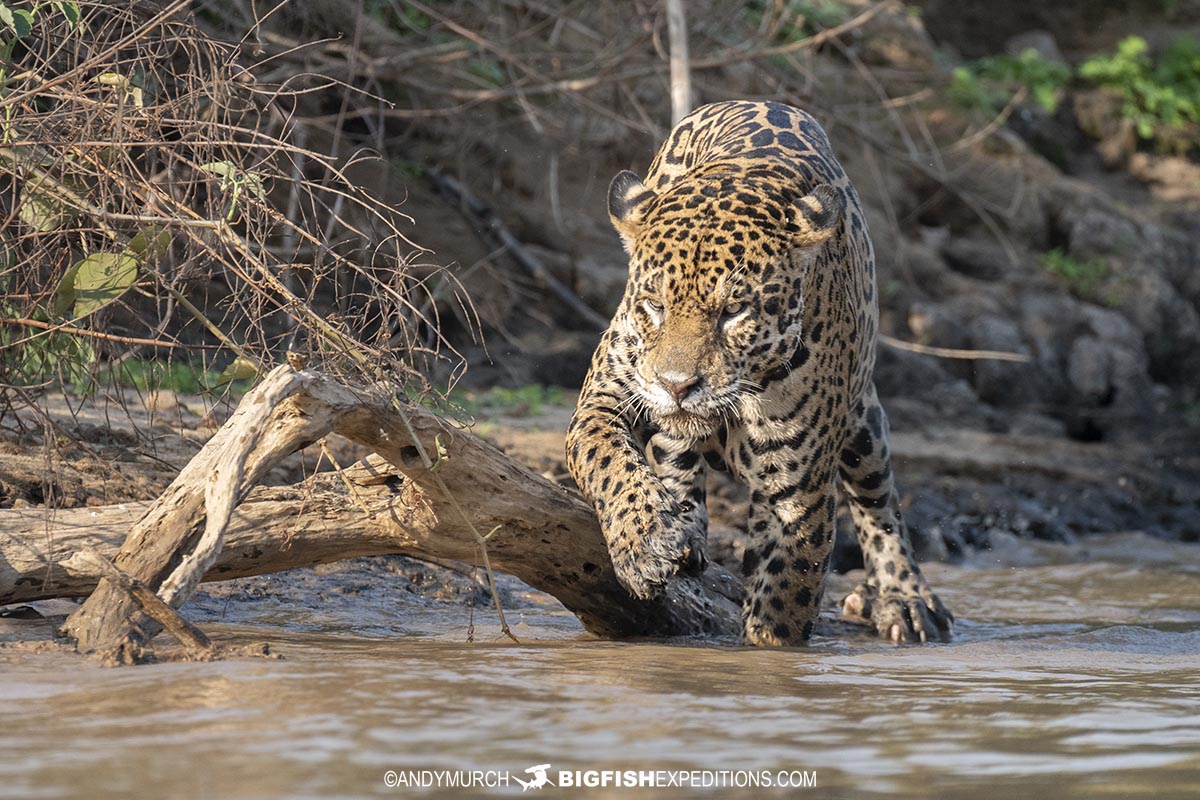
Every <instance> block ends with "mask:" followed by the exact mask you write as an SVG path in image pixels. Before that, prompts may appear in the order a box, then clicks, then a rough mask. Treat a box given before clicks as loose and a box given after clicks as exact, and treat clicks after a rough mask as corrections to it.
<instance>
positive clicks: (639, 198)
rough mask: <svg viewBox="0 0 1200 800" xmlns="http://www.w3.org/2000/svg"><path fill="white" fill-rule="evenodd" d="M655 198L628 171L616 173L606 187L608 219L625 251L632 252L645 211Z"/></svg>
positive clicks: (635, 176)
mask: <svg viewBox="0 0 1200 800" xmlns="http://www.w3.org/2000/svg"><path fill="white" fill-rule="evenodd" d="M656 196H657V195H655V194H654V192H652V191H651V190H649V189H647V188H646V184H644V183H642V180H641V178H639V177H638V176H637V175H634V174H633V173H632V172H630V171H629V170H625V171H623V172H618V173H617V177H615V178H613V179H612V183H610V184H609V185H608V217H609V219H611V220H612V224H613V227H614V228H616V229H617V233H619V234H621V241H623V242H624V243H625V249H626V250H629V251H632V249H633V241H634V239H636V238H637V234H638V230H640V229H641V227H642V219H643V218H644V217H645V215H646V209H647V208H648V207H649V205H650V202H651V201H652V200H654V198H655V197H656Z"/></svg>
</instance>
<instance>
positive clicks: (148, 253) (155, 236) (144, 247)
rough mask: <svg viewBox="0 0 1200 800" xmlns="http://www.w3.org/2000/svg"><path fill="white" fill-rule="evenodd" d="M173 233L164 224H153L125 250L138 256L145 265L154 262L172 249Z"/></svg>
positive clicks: (138, 235)
mask: <svg viewBox="0 0 1200 800" xmlns="http://www.w3.org/2000/svg"><path fill="white" fill-rule="evenodd" d="M171 241H172V238H171V234H170V233H168V232H167V230H166V228H164V227H163V226H162V225H151V226H150V227H149V228H146V229H145V230H144V231H141V232H140V233H138V234H137V235H136V236H134V237H133V238H132V239H130V240H129V244H128V245H127V246H126V248H125V252H127V253H129V254H130V255H132V256H134V257H136V258H137V260H138V261H139V262H141V263H142V264H143V265H150V264H153V263H154V262H155V261H158V259H160V258H162V257H163V256H164V255H166V254H167V251H168V250H170V249H171Z"/></svg>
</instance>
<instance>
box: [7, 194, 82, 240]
mask: <svg viewBox="0 0 1200 800" xmlns="http://www.w3.org/2000/svg"><path fill="white" fill-rule="evenodd" d="M20 206H21V207H20V210H19V211H18V212H17V218H18V219H20V220H21V222H23V223H25V224H26V225H28V226H29V227H31V228H33V229H34V230H35V231H39V232H41V233H49V232H51V231H56V230H58V229H60V228H63V227H66V225H67V224H68V223H69V222H70V221H71V219H72V218H73V217H74V211H72V209H71V208H70V207H69V206H67V205H66V204H64V203H62V202H61V201H59V200H58V198H56V197H52V196H51V195H49V194H46V193H45V192H40V191H38V190H37V188H36V187H35V186H34V185H32V184H28V183H27V184H25V186H23V187H22V188H21V199H20Z"/></svg>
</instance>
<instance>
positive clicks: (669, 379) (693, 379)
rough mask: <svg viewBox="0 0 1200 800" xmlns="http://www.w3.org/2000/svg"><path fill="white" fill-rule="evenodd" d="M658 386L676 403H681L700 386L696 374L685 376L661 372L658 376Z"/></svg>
mask: <svg viewBox="0 0 1200 800" xmlns="http://www.w3.org/2000/svg"><path fill="white" fill-rule="evenodd" d="M658 382H659V384H660V385H661V386H662V387H663V388H664V389H666V390H667V392H668V393H669V394H670V395H671V396H672V397H674V398H675V402H676V403H682V402H683V401H684V400H685V399H687V396H688V395H689V394H691V393H692V392H693V391H695V390H696V388H697V387H698V386H699V385H700V376H699V375H698V374H692V375H685V374H683V373H681V372H663V373H661V374H659V376H658Z"/></svg>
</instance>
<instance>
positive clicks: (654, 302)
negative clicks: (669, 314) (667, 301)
mask: <svg viewBox="0 0 1200 800" xmlns="http://www.w3.org/2000/svg"><path fill="white" fill-rule="evenodd" d="M642 307H643V308H645V309H646V310H647V311H649V312H650V313H651V314H654V315H655V316H662V313H663V304H662V301H661V300H659V299H658V298H657V297H647V298H646V299H645V300H643V301H642Z"/></svg>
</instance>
